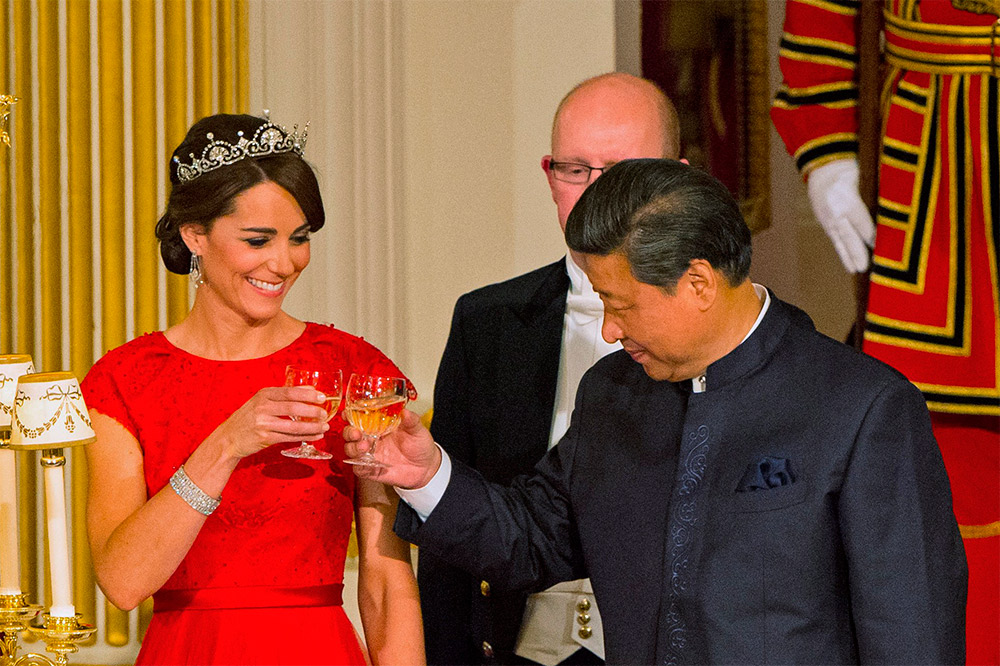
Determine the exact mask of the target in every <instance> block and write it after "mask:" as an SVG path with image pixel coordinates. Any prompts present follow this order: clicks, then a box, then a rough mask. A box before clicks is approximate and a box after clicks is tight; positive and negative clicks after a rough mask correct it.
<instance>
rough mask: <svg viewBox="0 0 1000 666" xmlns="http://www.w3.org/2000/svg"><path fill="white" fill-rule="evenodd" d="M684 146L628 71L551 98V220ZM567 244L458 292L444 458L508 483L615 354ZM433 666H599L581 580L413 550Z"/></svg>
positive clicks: (441, 430)
mask: <svg viewBox="0 0 1000 666" xmlns="http://www.w3.org/2000/svg"><path fill="white" fill-rule="evenodd" d="M679 150H680V137H679V129H678V124H677V113H676V111H675V110H674V107H673V104H672V103H671V102H670V100H669V99H667V97H666V95H664V94H663V92H662V91H661V90H660V89H659V88H658V87H657V86H656V84H654V83H652V82H650V81H648V80H645V79H640V78H637V77H634V76H631V75H628V74H623V73H610V74H603V75H601V76H597V77H594V78H591V79H588V80H586V81H584V82H582V83H581V84H579V85H578V86H576V87H575V88H574V89H573V90H571V91H570V92H569V93H568V94H567V95H566V97H564V98H563V100H562V102H560V104H559V107H558V109H557V110H556V114H555V120H554V122H553V125H552V153H551V154H550V155H546V156H545V157H543V158H542V164H541V165H542V170H543V171H544V172H545V175H546V176H547V178H548V183H549V188H550V189H551V191H552V199H553V201H554V202H555V204H556V211H557V214H558V220H559V226H560V228H562V229H563V230H565V227H566V219H567V218H568V217H569V213H570V211H571V210H572V209H573V206H574V205H575V204H576V202H577V200H578V199H579V198H580V195H582V194H583V191H584V190H585V189H586V188H587V186H588V185H590V183H592V182H594V181H595V180H596V179H597V178H598V177H599V176H600V175H601V174H602V173H603V172H604V170H606V169H607V168H609V167H610V166H612V165H613V164H615V163H617V162H620V161H621V160H624V159H629V158H639V157H668V158H674V159H676V158H677V157H678V154H679ZM575 259H576V258H575V257H574V256H573V252H569V253H568V254H567V256H566V257H564V258H563V259H560V260H559V261H556V262H555V263H552V264H550V265H548V266H545V267H542V268H539V269H537V270H534V271H532V272H530V273H527V274H525V275H521V276H519V277H516V278H513V279H511V280H507V281H505V282H501V283H499V284H493V285H489V286H486V287H483V288H481V289H478V290H476V291H473V292H470V293H468V294H465V295H464V296H462V297H461V298H460V299H459V300H458V303H457V304H456V306H455V313H454V317H453V319H452V326H451V333H450V336H449V338H448V344H447V346H446V348H445V351H444V356H443V358H442V359H441V365H440V368H439V370H438V375H437V381H436V383H435V391H434V415H433V420H432V422H431V432H432V433H433V435H434V438H435V440H436V441H438V442H440V443H441V445H442V446H444V447H445V448H446V449H447V451H448V453H449V454H450V455H451V456H452V457H454V458H457V459H459V460H462V461H463V462H465V463H467V464H469V465H471V466H472V467H474V468H476V469H477V470H478V471H480V472H481V473H482V474H483V475H484V476H485V477H486V478H487V479H489V480H491V481H495V482H497V483H502V484H506V483H508V482H509V481H510V480H511V479H512V478H514V477H515V476H517V475H519V474H525V473H528V472H530V471H531V470H532V468H533V467H534V464H535V463H536V462H537V461H538V460H539V459H540V458H541V457H542V456H543V455H544V454H545V452H546V451H547V450H548V448H550V447H552V446H554V445H555V443H556V442H558V441H559V439H560V438H561V437H562V435H563V434H564V433H565V432H566V429H567V428H568V426H569V417H570V413H571V412H572V409H573V403H574V399H575V396H576V388H577V384H578V383H579V381H580V378H581V377H582V376H583V374H584V372H586V371H587V370H588V369H589V368H590V366H591V365H593V364H594V363H595V362H596V361H597V360H599V359H600V358H601V357H603V356H604V355H606V354H608V353H610V352H612V351H615V350H617V349H619V348H620V345H619V344H617V343H616V344H613V345H612V344H608V343H607V342H605V341H604V340H603V338H602V337H601V323H602V317H603V311H604V310H603V305H602V303H601V300H600V298H599V297H598V296H597V294H596V293H595V292H594V290H593V287H592V286H591V284H590V281H589V280H588V279H587V276H586V275H585V274H584V272H583V271H582V270H581V269H580V266H579V262H578V261H576V260H575ZM418 580H419V584H420V597H421V605H422V610H423V616H424V631H425V636H426V645H427V661H428V663H429V664H510V663H541V664H545V665H547V666H554V665H555V664H558V663H570V664H600V663H603V657H604V642H603V632H602V627H601V621H600V615H599V612H598V609H597V605H596V603H595V602H594V597H593V592H592V590H591V586H590V581H589V580H579V581H571V582H567V583H561V584H559V585H557V586H555V587H554V588H550V589H549V590H547V591H545V592H542V593H539V594H534V595H531V596H530V597H528V598H526V597H525V596H524V595H523V594H520V593H511V592H505V591H504V589H503V581H502V580H480V579H478V578H473V577H472V576H470V575H468V574H466V573H465V572H463V571H461V570H458V569H455V568H453V567H450V566H448V565H445V564H444V563H442V562H441V561H439V560H438V559H436V558H434V557H433V556H431V555H429V554H428V555H422V556H421V558H420V564H419V567H418Z"/></svg>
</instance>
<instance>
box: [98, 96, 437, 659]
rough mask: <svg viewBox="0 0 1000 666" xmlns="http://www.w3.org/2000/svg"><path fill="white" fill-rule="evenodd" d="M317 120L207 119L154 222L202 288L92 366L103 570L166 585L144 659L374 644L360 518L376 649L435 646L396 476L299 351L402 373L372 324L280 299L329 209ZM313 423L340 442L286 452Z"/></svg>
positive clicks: (411, 651)
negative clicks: (354, 574) (347, 600)
mask: <svg viewBox="0 0 1000 666" xmlns="http://www.w3.org/2000/svg"><path fill="white" fill-rule="evenodd" d="M304 140H305V139H304V136H299V135H298V134H297V133H296V132H291V133H289V132H287V131H285V130H284V129H282V128H280V127H277V126H275V125H272V124H271V123H270V121H268V120H266V119H263V118H256V117H253V116H248V115H216V116H211V117H208V118H205V119H202V120H201V121H199V122H198V123H196V124H195V125H194V126H193V127H192V128H191V130H190V131H189V132H188V135H187V136H186V137H185V139H184V141H183V142H182V143H181V145H180V146H178V148H177V150H175V151H174V158H173V160H172V161H171V164H170V178H171V183H172V188H171V193H170V197H169V199H168V202H167V209H166V212H165V213H164V215H163V217H162V218H161V219H160V221H159V224H158V225H157V237H158V238H159V240H160V250H161V255H162V256H163V259H164V263H165V264H166V266H167V268H168V269H169V270H171V271H173V272H175V273H182V274H183V273H189V272H190V273H191V277H192V280H193V281H195V282H196V284H197V285H198V288H197V291H196V296H195V299H194V305H193V306H192V308H191V312H190V313H189V314H188V316H187V317H186V318H185V319H184V320H183V321H181V322H180V323H179V324H177V325H176V326H173V327H171V328H169V329H167V330H166V331H162V332H158V333H151V334H148V335H144V336H141V337H140V338H137V339H135V340H133V341H131V342H129V343H127V344H125V345H123V346H121V347H119V348H117V349H114V350H112V351H110V352H109V353H108V354H106V355H105V356H104V357H103V358H102V359H101V360H100V361H98V362H97V363H96V364H95V365H94V367H93V368H92V369H91V371H90V373H89V374H88V375H87V377H86V379H85V380H84V383H83V389H84V392H85V395H86V400H87V403H88V404H89V405H90V407H91V414H92V416H93V424H94V430H95V431H96V433H97V441H96V442H95V443H94V444H93V445H92V446H90V447H88V451H87V455H88V468H89V474H90V484H89V501H88V507H87V510H88V514H87V520H88V530H89V536H90V544H91V549H92V552H93V561H94V568H95V570H96V572H97V579H98V582H99V583H100V585H101V589H102V590H104V593H105V594H106V596H107V597H108V598H109V599H110V600H111V601H112V603H114V604H115V605H116V606H118V607H120V608H123V609H131V608H134V607H135V606H136V605H138V604H139V603H140V602H141V601H142V600H143V599H145V598H147V597H149V596H150V595H153V602H154V608H153V611H154V612H153V620H152V622H151V624H150V626H149V630H148V632H147V633H146V636H145V639H144V641H143V645H142V649H141V651H140V653H139V659H138V662H137V663H140V664H179V663H185V664H364V663H365V661H366V654H365V649H364V648H363V647H362V645H361V643H360V642H359V640H358V636H357V634H356V632H355V631H354V629H353V627H352V625H351V623H350V621H349V620H348V618H347V616H346V614H345V613H344V610H343V606H342V599H341V593H342V590H343V577H344V560H345V556H346V552H347V543H348V538H349V536H350V532H351V521H352V518H353V519H354V520H355V521H356V524H357V534H358V546H359V554H360V560H359V579H358V604H359V608H360V611H361V619H362V624H363V627H364V637H365V643H366V644H367V654H368V656H369V657H370V660H371V662H373V663H375V664H379V663H388V664H406V663H420V662H422V661H423V634H422V629H421V621H420V609H419V600H418V597H417V589H416V583H415V580H414V576H413V571H412V568H411V563H410V556H409V546H408V545H407V544H405V543H403V542H402V541H400V540H399V539H397V538H396V537H395V536H394V535H393V534H392V531H391V525H392V520H393V518H394V515H395V505H396V499H395V495H394V494H392V491H391V490H389V491H388V492H387V490H386V489H385V487H383V486H381V485H379V484H376V483H371V482H366V481H362V480H357V481H356V480H355V476H354V474H352V473H351V472H350V471H349V470H348V469H347V466H346V465H345V464H344V463H343V462H341V460H340V459H341V457H342V455H341V454H342V452H343V441H342V439H341V436H340V432H341V431H342V429H343V427H344V423H343V422H342V421H341V420H340V416H337V417H336V418H335V419H334V420H333V421H332V422H330V423H326V422H325V417H326V414H325V412H324V411H323V409H322V408H321V407H320V406H319V404H318V403H319V402H320V400H321V396H320V394H319V393H318V392H317V391H316V390H315V389H313V388H311V387H289V388H286V387H283V386H282V385H283V383H284V370H285V366H286V365H289V364H292V363H295V364H298V365H308V366H312V367H315V368H317V369H326V368H329V369H336V368H339V369H340V370H341V371H342V372H343V374H344V378H345V380H346V378H348V377H350V375H351V373H352V372H363V373H370V374H388V375H395V376H401V374H400V371H399V369H398V368H396V366H395V365H393V363H392V362H391V361H390V360H389V359H388V358H386V357H385V356H384V355H383V354H382V353H381V352H379V351H378V350H377V349H376V348H374V347H373V346H372V345H370V344H368V343H366V342H365V341H364V340H362V339H360V338H357V337H355V336H352V335H349V334H347V333H344V332H341V331H338V330H336V329H335V328H333V327H332V326H323V325H318V324H313V323H306V322H302V321H299V320H297V319H295V318H293V317H291V316H290V315H288V314H286V313H285V312H284V311H283V310H282V309H281V304H282V301H283V299H284V296H285V294H287V293H288V290H289V288H291V286H292V284H293V283H294V282H295V280H296V278H297V277H298V276H299V274H300V273H301V272H302V270H303V269H304V268H305V267H306V265H307V264H308V263H309V236H310V233H312V232H314V231H316V230H318V229H319V228H320V227H321V226H323V222H324V212H323V204H322V201H321V198H320V193H319V186H318V184H317V182H316V177H315V175H314V173H313V170H312V168H311V167H310V166H309V165H308V164H307V163H306V162H305V160H303V158H302V144H303V143H304ZM411 391H412V387H411ZM290 417H296V419H294V420H293V419H292V418H290ZM298 442H312V443H314V444H315V445H316V447H317V448H319V449H321V450H326V451H328V452H330V453H333V454H334V456H333V458H331V459H330V460H321V461H318V460H302V459H293V458H288V457H285V456H283V455H281V450H282V449H284V448H290V447H291V446H293V445H295V444H297V443H298ZM282 443H284V444H283V445H282ZM276 445H277V446H276Z"/></svg>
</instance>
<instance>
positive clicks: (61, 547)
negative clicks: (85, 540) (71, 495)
mask: <svg viewBox="0 0 1000 666" xmlns="http://www.w3.org/2000/svg"><path fill="white" fill-rule="evenodd" d="M65 460H66V459H65V458H61V460H60V461H59V463H58V464H55V465H52V466H51V467H50V466H48V465H45V462H44V459H43V465H45V466H44V470H43V472H42V474H43V477H42V478H43V481H44V483H45V523H46V526H47V528H48V535H49V575H50V577H51V578H52V605H51V607H50V608H49V615H51V616H52V617H75V616H76V608H74V607H73V603H72V602H71V601H70V591H69V590H70V586H69V538H68V537H67V534H66V487H65V484H64V482H63V463H64V462H65Z"/></svg>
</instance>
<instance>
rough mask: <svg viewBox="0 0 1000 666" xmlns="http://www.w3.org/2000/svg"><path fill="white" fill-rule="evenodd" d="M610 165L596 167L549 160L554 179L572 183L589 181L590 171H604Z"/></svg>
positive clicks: (577, 183)
mask: <svg viewBox="0 0 1000 666" xmlns="http://www.w3.org/2000/svg"><path fill="white" fill-rule="evenodd" d="M612 166H613V165H611V164H608V165H607V166H602V167H596V166H590V165H589V164H578V163H576V162H556V161H554V160H549V170H550V171H551V172H552V176H553V177H554V178H555V179H556V180H561V181H562V182H564V183H573V184H574V185H583V184H584V183H589V182H590V177H591V175H592V172H594V171H599V172H601V173H604V171H606V170H608V169H610V168H611V167H612Z"/></svg>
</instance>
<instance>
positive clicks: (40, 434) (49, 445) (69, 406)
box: [10, 372, 95, 449]
mask: <svg viewBox="0 0 1000 666" xmlns="http://www.w3.org/2000/svg"><path fill="white" fill-rule="evenodd" d="M13 412H14V413H13V416H12V418H11V431H10V446H11V448H13V449H61V448H64V447H68V446H80V445H82V444H90V443H91V442H93V441H94V439H95V437H94V428H93V427H92V426H91V424H90V416H89V415H88V414H87V405H86V404H85V403H84V402H83V393H81V391H80V383H79V382H78V381H77V380H76V376H75V375H73V373H72V372H41V373H38V374H33V375H22V376H21V378H20V379H18V381H17V395H15V396H14V410H13Z"/></svg>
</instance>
